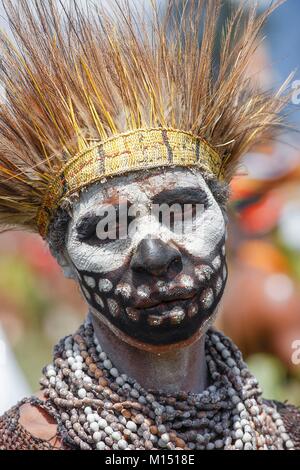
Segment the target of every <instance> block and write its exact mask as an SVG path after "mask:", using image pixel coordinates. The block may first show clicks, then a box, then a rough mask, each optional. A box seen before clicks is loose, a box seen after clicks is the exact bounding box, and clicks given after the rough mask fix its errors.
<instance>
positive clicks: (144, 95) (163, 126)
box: [0, 0, 285, 236]
mask: <svg viewBox="0 0 300 470" xmlns="http://www.w3.org/2000/svg"><path fill="white" fill-rule="evenodd" d="M2 1H3V4H4V6H5V9H6V12H7V15H8V18H9V25H10V29H11V31H12V34H13V39H9V38H8V37H7V36H6V35H4V34H2V35H1V64H0V83H1V85H2V87H3V91H4V97H3V99H2V103H1V107H0V226H1V227H2V228H13V227H23V228H27V229H30V230H33V231H39V232H40V233H41V234H42V235H43V236H46V233H47V228H48V226H49V222H50V221H51V220H52V218H53V217H54V216H55V211H56V209H57V208H58V207H59V205H60V204H61V201H62V200H63V198H64V197H66V196H67V195H69V194H71V193H72V192H74V191H78V190H79V189H80V188H82V187H84V186H86V185H88V184H90V183H91V182H94V181H97V180H99V179H100V178H101V177H103V175H107V176H112V175H114V174H122V173H125V172H128V171H132V170H136V169H139V168H149V167H153V166H165V165H171V164H172V165H174V164H175V165H184V166H189V165H194V164H199V166H202V167H203V168H204V169H205V170H207V171H210V172H211V173H213V174H214V175H215V176H216V177H218V178H222V179H224V180H225V181H228V182H229V181H230V178H231V177H232V175H233V173H234V170H235V167H236V164H237V163H238V161H239V159H240V157H241V156H242V155H243V154H244V153H245V152H246V151H247V150H248V149H249V148H250V147H251V146H253V145H254V144H255V143H256V142H257V141H258V140H262V139H265V138H269V136H270V135H271V132H272V131H273V130H276V129H277V128H278V127H279V126H280V125H281V117H280V111H281V110H282V108H283V106H284V104H285V99H284V98H283V97H282V96H281V95H282V90H283V87H282V88H281V89H280V90H279V91H278V92H277V93H273V94H268V93H265V92H261V91H258V90H257V89H255V88H254V87H253V84H252V82H251V81H250V79H249V78H247V76H246V73H245V72H246V69H247V67H248V65H249V62H250V59H251V57H252V55H253V52H254V51H255V49H256V48H257V45H258V43H259V41H260V36H259V35H260V31H261V28H262V26H263V24H264V22H265V20H266V18H267V17H268V15H269V14H270V12H271V11H272V10H273V9H274V8H275V6H277V4H278V3H280V2H277V3H276V5H273V6H271V7H270V8H269V9H268V10H266V11H265V12H264V13H262V14H259V15H258V14H257V10H256V7H255V5H254V4H255V3H256V2H249V3H250V8H249V9H247V10H246V9H245V7H243V6H241V7H238V8H237V9H235V10H234V11H233V14H232V17H231V18H230V19H229V21H228V22H227V23H226V25H225V27H224V28H223V30H222V32H220V31H219V28H218V25H219V22H218V20H219V16H220V9H221V4H222V1H221V0H198V1H194V0H190V1H188V0H187V1H184V2H183V9H182V10H180V9H179V7H178V5H179V3H180V2H178V1H177V0H169V1H168V2H167V8H166V11H165V12H164V14H163V15H161V12H160V11H159V8H158V4H159V2H157V4H156V2H155V0H153V1H152V3H151V5H152V6H151V15H150V16H152V18H151V24H150V25H149V21H148V19H149V12H145V11H142V12H141V11H138V9H137V8H135V6H134V5H132V2H129V1H128V0H124V1H122V0H119V1H118V0H115V1H113V2H111V3H112V4H113V6H112V7H110V8H109V10H108V11H107V10H106V11H105V9H104V7H103V6H100V7H99V5H98V6H95V4H94V2H92V1H87V2H86V6H85V8H80V7H79V5H78V3H77V0H73V2H70V3H71V4H72V5H71V6H68V7H66V3H67V2H64V1H55V0H32V1H29V0H2ZM242 3H243V4H244V5H245V3H246V2H242ZM220 35H221V49H220V51H221V52H220V56H219V60H218V63H217V64H215V62H214V50H215V46H216V42H217V38H218V37H219V36H220Z"/></svg>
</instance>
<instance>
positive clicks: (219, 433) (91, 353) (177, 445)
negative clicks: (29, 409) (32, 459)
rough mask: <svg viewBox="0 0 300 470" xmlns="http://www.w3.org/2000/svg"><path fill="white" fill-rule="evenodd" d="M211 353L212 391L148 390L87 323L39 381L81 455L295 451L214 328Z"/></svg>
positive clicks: (274, 413)
mask: <svg viewBox="0 0 300 470" xmlns="http://www.w3.org/2000/svg"><path fill="white" fill-rule="evenodd" d="M205 352H206V361H207V366H208V371H209V374H210V377H211V381H212V383H213V385H210V386H209V387H208V388H207V389H206V390H204V391H203V392H201V393H199V394H196V393H189V392H178V393H174V394H171V393H166V392H163V391H161V390H145V389H144V388H143V387H142V386H141V385H139V384H138V383H137V382H136V381H135V380H134V379H132V378H130V377H128V376H127V375H126V374H121V373H119V371H118V370H117V369H116V368H115V367H114V365H113V364H112V362H111V361H110V359H109V358H108V356H107V354H106V353H105V352H104V351H103V350H102V348H101V345H100V344H99V342H98V341H97V338H96V337H95V334H94V330H93V327H92V324H91V322H90V320H89V319H87V320H86V322H85V323H84V325H82V326H81V327H80V328H79V329H78V331H77V333H75V334H74V335H72V336H68V337H66V338H64V339H63V340H62V341H61V342H60V343H59V344H58V345H57V346H56V348H55V351H54V361H53V364H49V365H48V366H46V367H45V368H44V369H43V374H44V375H43V377H42V379H41V381H40V383H41V386H42V389H44V393H45V395H46V397H47V401H48V404H49V405H51V406H52V407H53V409H54V410H55V412H56V414H57V416H58V418H59V419H58V421H59V422H60V432H61V435H62V436H63V439H64V441H65V442H66V443H67V444H69V445H71V446H73V447H75V448H79V449H82V450H91V449H98V450H109V449H113V450H118V449H148V450H151V449H178V450H179V449H180V450H182V449H187V450H194V449H228V450H242V449H245V450H252V449H253V450H256V449H265V450H267V449H294V444H293V442H292V440H291V438H290V436H289V435H288V433H287V432H286V429H285V427H284V423H283V421H282V419H281V416H280V414H279V413H278V412H277V411H276V409H275V408H274V407H272V406H270V405H268V404H266V403H265V402H263V400H262V395H261V393H262V392H261V389H260V387H259V385H258V382H257V380H256V379H255V377H253V375H252V374H251V373H250V371H249V369H248V367H247V365H246V364H245V362H244V361H243V359H242V355H241V352H240V351H239V349H238V348H237V347H236V346H235V345H234V344H233V343H232V341H231V340H229V339H228V338H227V337H225V336H224V335H223V334H221V333H220V332H216V331H214V330H209V331H208V333H207V335H206V344H205Z"/></svg>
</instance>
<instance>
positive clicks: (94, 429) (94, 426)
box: [89, 415, 99, 432]
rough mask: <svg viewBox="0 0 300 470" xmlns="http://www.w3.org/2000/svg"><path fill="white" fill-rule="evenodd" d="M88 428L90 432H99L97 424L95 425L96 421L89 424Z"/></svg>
mask: <svg viewBox="0 0 300 470" xmlns="http://www.w3.org/2000/svg"><path fill="white" fill-rule="evenodd" d="M89 416H90V415H89ZM90 428H91V430H92V431H94V432H96V431H99V424H98V423H96V421H93V422H92V423H91V424H90Z"/></svg>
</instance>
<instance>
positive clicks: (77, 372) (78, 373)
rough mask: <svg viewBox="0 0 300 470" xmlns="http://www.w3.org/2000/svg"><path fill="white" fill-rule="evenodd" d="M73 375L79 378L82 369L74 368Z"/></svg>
mask: <svg viewBox="0 0 300 470" xmlns="http://www.w3.org/2000/svg"><path fill="white" fill-rule="evenodd" d="M74 375H75V377H76V379H81V377H82V375H83V372H82V370H80V369H78V370H75V372H74Z"/></svg>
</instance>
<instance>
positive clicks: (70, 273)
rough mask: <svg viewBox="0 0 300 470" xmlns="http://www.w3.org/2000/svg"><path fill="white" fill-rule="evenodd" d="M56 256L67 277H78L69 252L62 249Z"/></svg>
mask: <svg viewBox="0 0 300 470" xmlns="http://www.w3.org/2000/svg"><path fill="white" fill-rule="evenodd" d="M55 258H56V260H57V262H58V264H59V266H60V267H61V269H62V270H63V273H64V276H65V277H66V278H67V279H74V280H75V279H76V274H75V271H74V268H73V266H72V263H71V261H70V259H69V257H68V255H67V253H65V252H63V251H60V252H59V253H55Z"/></svg>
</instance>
